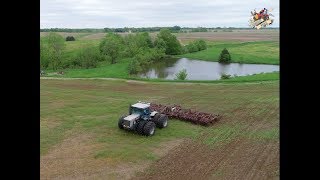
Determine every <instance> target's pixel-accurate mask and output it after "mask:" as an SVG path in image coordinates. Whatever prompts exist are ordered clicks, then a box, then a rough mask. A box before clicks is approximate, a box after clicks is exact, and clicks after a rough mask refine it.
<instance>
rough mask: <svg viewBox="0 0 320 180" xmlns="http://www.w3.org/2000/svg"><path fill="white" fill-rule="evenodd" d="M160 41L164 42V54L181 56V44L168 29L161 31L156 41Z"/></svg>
mask: <svg viewBox="0 0 320 180" xmlns="http://www.w3.org/2000/svg"><path fill="white" fill-rule="evenodd" d="M159 39H162V40H163V41H164V42H165V45H166V46H165V53H166V54H169V55H176V54H181V44H180V42H179V41H178V39H177V37H176V36H175V35H173V34H171V32H170V30H169V29H161V30H160V33H159V34H158V35H157V38H156V41H160V40H159Z"/></svg>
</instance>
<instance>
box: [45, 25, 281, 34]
mask: <svg viewBox="0 0 320 180" xmlns="http://www.w3.org/2000/svg"><path fill="white" fill-rule="evenodd" d="M164 28H166V29H169V30H170V31H171V32H186V31H190V32H208V31H210V30H235V29H238V30H245V29H251V28H239V27H238V28H237V27H180V26H172V27H140V28H135V27H123V28H109V27H106V28H101V29H95V28H83V29H70V28H44V29H40V32H74V33H104V32H159V31H160V30H161V29H164ZM269 29H278V28H273V27H269Z"/></svg>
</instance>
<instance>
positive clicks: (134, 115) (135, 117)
mask: <svg viewBox="0 0 320 180" xmlns="http://www.w3.org/2000/svg"><path fill="white" fill-rule="evenodd" d="M139 117H140V114H131V115H129V116H127V117H125V118H124V120H127V121H132V120H135V119H138V118H139Z"/></svg>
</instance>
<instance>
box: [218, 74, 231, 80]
mask: <svg viewBox="0 0 320 180" xmlns="http://www.w3.org/2000/svg"><path fill="white" fill-rule="evenodd" d="M230 77H231V75H230V74H225V73H223V74H221V78H220V79H230Z"/></svg>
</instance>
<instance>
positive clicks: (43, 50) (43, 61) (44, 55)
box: [40, 38, 50, 69]
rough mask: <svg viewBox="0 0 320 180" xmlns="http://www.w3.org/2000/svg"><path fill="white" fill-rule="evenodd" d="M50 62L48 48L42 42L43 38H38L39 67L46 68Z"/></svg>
mask: <svg viewBox="0 0 320 180" xmlns="http://www.w3.org/2000/svg"><path fill="white" fill-rule="evenodd" d="M49 64H50V54H49V49H48V47H47V46H46V44H45V43H44V40H43V38H41V39H40V67H41V68H42V69H47V68H48V67H49Z"/></svg>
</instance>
